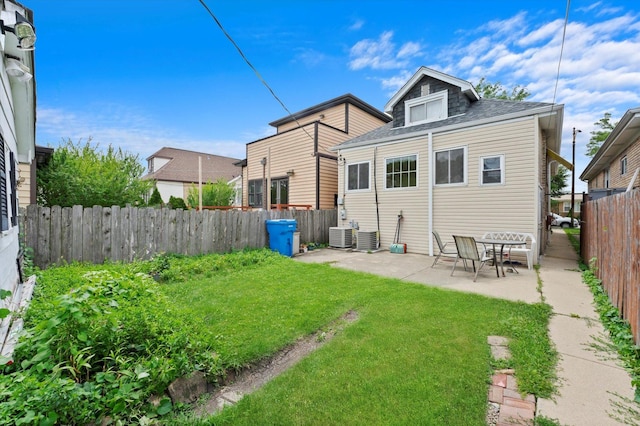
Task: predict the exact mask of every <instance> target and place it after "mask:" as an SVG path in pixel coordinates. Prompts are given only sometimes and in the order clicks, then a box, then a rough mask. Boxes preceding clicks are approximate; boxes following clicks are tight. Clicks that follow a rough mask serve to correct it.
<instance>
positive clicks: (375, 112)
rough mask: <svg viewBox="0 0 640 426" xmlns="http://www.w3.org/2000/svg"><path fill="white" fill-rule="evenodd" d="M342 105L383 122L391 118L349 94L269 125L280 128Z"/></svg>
mask: <svg viewBox="0 0 640 426" xmlns="http://www.w3.org/2000/svg"><path fill="white" fill-rule="evenodd" d="M344 103H348V104H351V105H354V106H357V107H358V108H360V109H361V110H363V111H365V112H367V113H369V114H371V115H373V116H374V117H376V118H378V119H380V120H382V121H384V122H389V121H391V117H389V116H388V115H387V114H385V113H383V112H382V111H380V110H379V109H377V108H374V107H372V106H371V105H369V104H368V103H366V102H365V101H363V100H362V99H360V98H357V97H356V96H353V95H352V94H351V93H347V94H345V95H342V96H338V97H337V98H333V99H329V100H328V101H326V102H322V103H320V104H318V105H314V106H312V107H309V108H306V109H303V110H302V111H298V112H295V113H293V114H291V115H288V116H286V117H283V118H280V119H278V120H275V121H272V122H271V123H269V125H270V126H273V127H279V126H282V125H283V124H287V123H290V122H292V121H296V120H300V119H302V118H304V117H308V116H310V115H313V114H318V113H319V112H322V111H324V110H326V109H329V108H331V107H334V106H336V105H340V104H344Z"/></svg>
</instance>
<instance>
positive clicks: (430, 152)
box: [427, 132, 435, 256]
mask: <svg viewBox="0 0 640 426" xmlns="http://www.w3.org/2000/svg"><path fill="white" fill-rule="evenodd" d="M427 141H428V142H427V153H428V154H427V161H428V163H427V164H428V168H429V173H428V177H427V179H428V183H429V185H428V188H429V189H428V195H427V200H428V202H427V204H428V207H427V210H428V211H427V224H428V225H427V226H428V227H429V256H433V238H432V237H431V235H432V233H433V173H434V171H433V167H431V165H432V164H434V162H435V161H434V159H433V133H431V132H429V133H428V134H427Z"/></svg>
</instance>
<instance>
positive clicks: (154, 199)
mask: <svg viewBox="0 0 640 426" xmlns="http://www.w3.org/2000/svg"><path fill="white" fill-rule="evenodd" d="M148 204H149V205H150V206H160V205H162V197H161V196H160V191H158V187H157V186H156V187H155V188H153V192H152V193H151V198H149V203H148Z"/></svg>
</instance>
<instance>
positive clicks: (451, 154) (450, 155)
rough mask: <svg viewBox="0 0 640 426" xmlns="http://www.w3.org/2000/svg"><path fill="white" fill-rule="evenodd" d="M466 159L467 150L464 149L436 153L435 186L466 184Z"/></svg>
mask: <svg viewBox="0 0 640 426" xmlns="http://www.w3.org/2000/svg"><path fill="white" fill-rule="evenodd" d="M466 158H467V149H466V148H465V147H462V148H453V149H449V150H445V151H436V153H435V162H436V164H435V171H436V185H451V184H461V183H466V182H467V174H466V169H467V168H466V161H467V160H466Z"/></svg>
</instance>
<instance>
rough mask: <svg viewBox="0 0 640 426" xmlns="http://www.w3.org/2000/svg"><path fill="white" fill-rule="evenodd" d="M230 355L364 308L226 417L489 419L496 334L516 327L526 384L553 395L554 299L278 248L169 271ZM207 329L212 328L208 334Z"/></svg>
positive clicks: (185, 306)
mask: <svg viewBox="0 0 640 426" xmlns="http://www.w3.org/2000/svg"><path fill="white" fill-rule="evenodd" d="M164 289H165V291H166V293H167V294H168V295H169V296H170V298H171V299H172V300H174V301H175V303H176V304H178V305H179V306H180V310H181V312H183V313H184V314H185V315H187V316H193V317H198V318H201V319H202V320H203V324H202V326H203V328H202V330H204V331H206V333H211V334H215V336H211V337H212V338H214V339H215V341H213V342H212V343H213V344H214V346H215V347H216V348H217V350H218V352H219V353H220V355H221V356H222V358H223V359H226V360H229V361H230V363H232V364H233V365H244V364H246V363H249V362H251V361H252V360H256V359H259V358H261V357H264V356H268V355H270V354H272V353H274V352H276V351H277V350H279V349H280V348H282V347H283V346H285V345H287V344H288V343H291V342H292V341H294V340H295V339H296V338H297V337H300V336H303V335H307V334H310V333H312V332H313V331H315V330H318V329H320V328H322V327H323V326H324V325H326V324H328V323H330V322H331V321H332V320H334V319H336V318H338V317H340V316H341V315H342V314H344V313H345V312H346V311H348V310H350V309H353V310H356V311H357V312H358V313H359V315H360V318H359V320H358V321H357V322H356V323H354V324H352V325H350V326H348V327H347V328H346V329H345V330H344V331H343V332H342V333H340V334H339V335H338V336H336V338H335V339H333V340H332V341H331V342H329V343H328V344H327V345H326V346H324V347H323V348H321V349H320V350H319V351H317V352H316V353H314V354H312V355H311V356H309V357H308V358H307V359H305V360H304V361H302V362H301V363H300V364H299V365H297V366H296V367H294V368H293V369H291V370H290V371H289V372H287V373H286V374H284V375H283V376H281V377H279V378H277V379H276V380H274V381H272V382H271V383H269V384H268V385H267V386H266V387H265V388H263V389H262V390H261V391H259V392H256V393H255V394H252V395H250V396H248V397H245V398H244V399H243V400H242V401H241V402H240V403H239V404H238V405H237V406H236V407H233V408H229V409H227V410H225V411H224V412H223V413H222V414H221V415H219V416H217V417H216V418H215V423H216V424H225V423H232V424H256V422H262V423H268V424H299V423H304V424H321V423H323V424H326V423H332V424H340V423H349V424H354V423H357V424H380V423H385V424H389V423H404V424H406V423H416V424H460V425H471V424H478V425H480V424H484V421H485V420H484V418H485V411H486V398H487V382H488V379H489V375H490V354H489V347H488V345H487V343H486V340H487V336H488V335H504V336H508V337H510V338H512V339H513V344H512V346H511V350H512V352H513V355H514V361H513V365H514V366H515V367H516V371H517V376H518V378H519V380H520V386H521V388H522V389H523V390H526V391H528V392H532V393H536V394H538V395H541V396H542V395H544V396H548V395H549V394H550V393H551V392H552V389H553V385H552V380H553V377H554V373H553V367H554V362H555V354H554V352H553V351H552V350H551V349H550V343H549V340H548V338H547V334H546V329H547V321H548V315H549V309H548V307H546V306H544V305H536V306H532V305H527V304H524V303H514V302H509V301H506V300H497V299H490V298H487V297H482V296H478V295H471V294H464V293H457V292H452V291H444V290H441V289H438V288H432V287H427V286H424V285H420V284H413V283H407V282H404V281H400V280H395V279H389V278H382V277H377V276H373V275H369V274H363V273H356V272H351V271H345V270H341V269H337V268H333V267H331V266H329V265H321V264H320V265H319V264H305V263H300V262H296V261H293V260H291V259H287V258H282V257H276V258H273V259H271V260H270V261H269V262H268V263H265V264H263V265H261V266H260V267H259V268H243V269H241V270H234V271H225V272H222V273H218V274H213V275H212V274H208V273H205V274H203V275H199V276H192V277H190V278H189V279H188V280H185V281H182V282H169V283H168V284H167V285H166V286H165V287H164ZM203 338H205V337H203Z"/></svg>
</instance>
